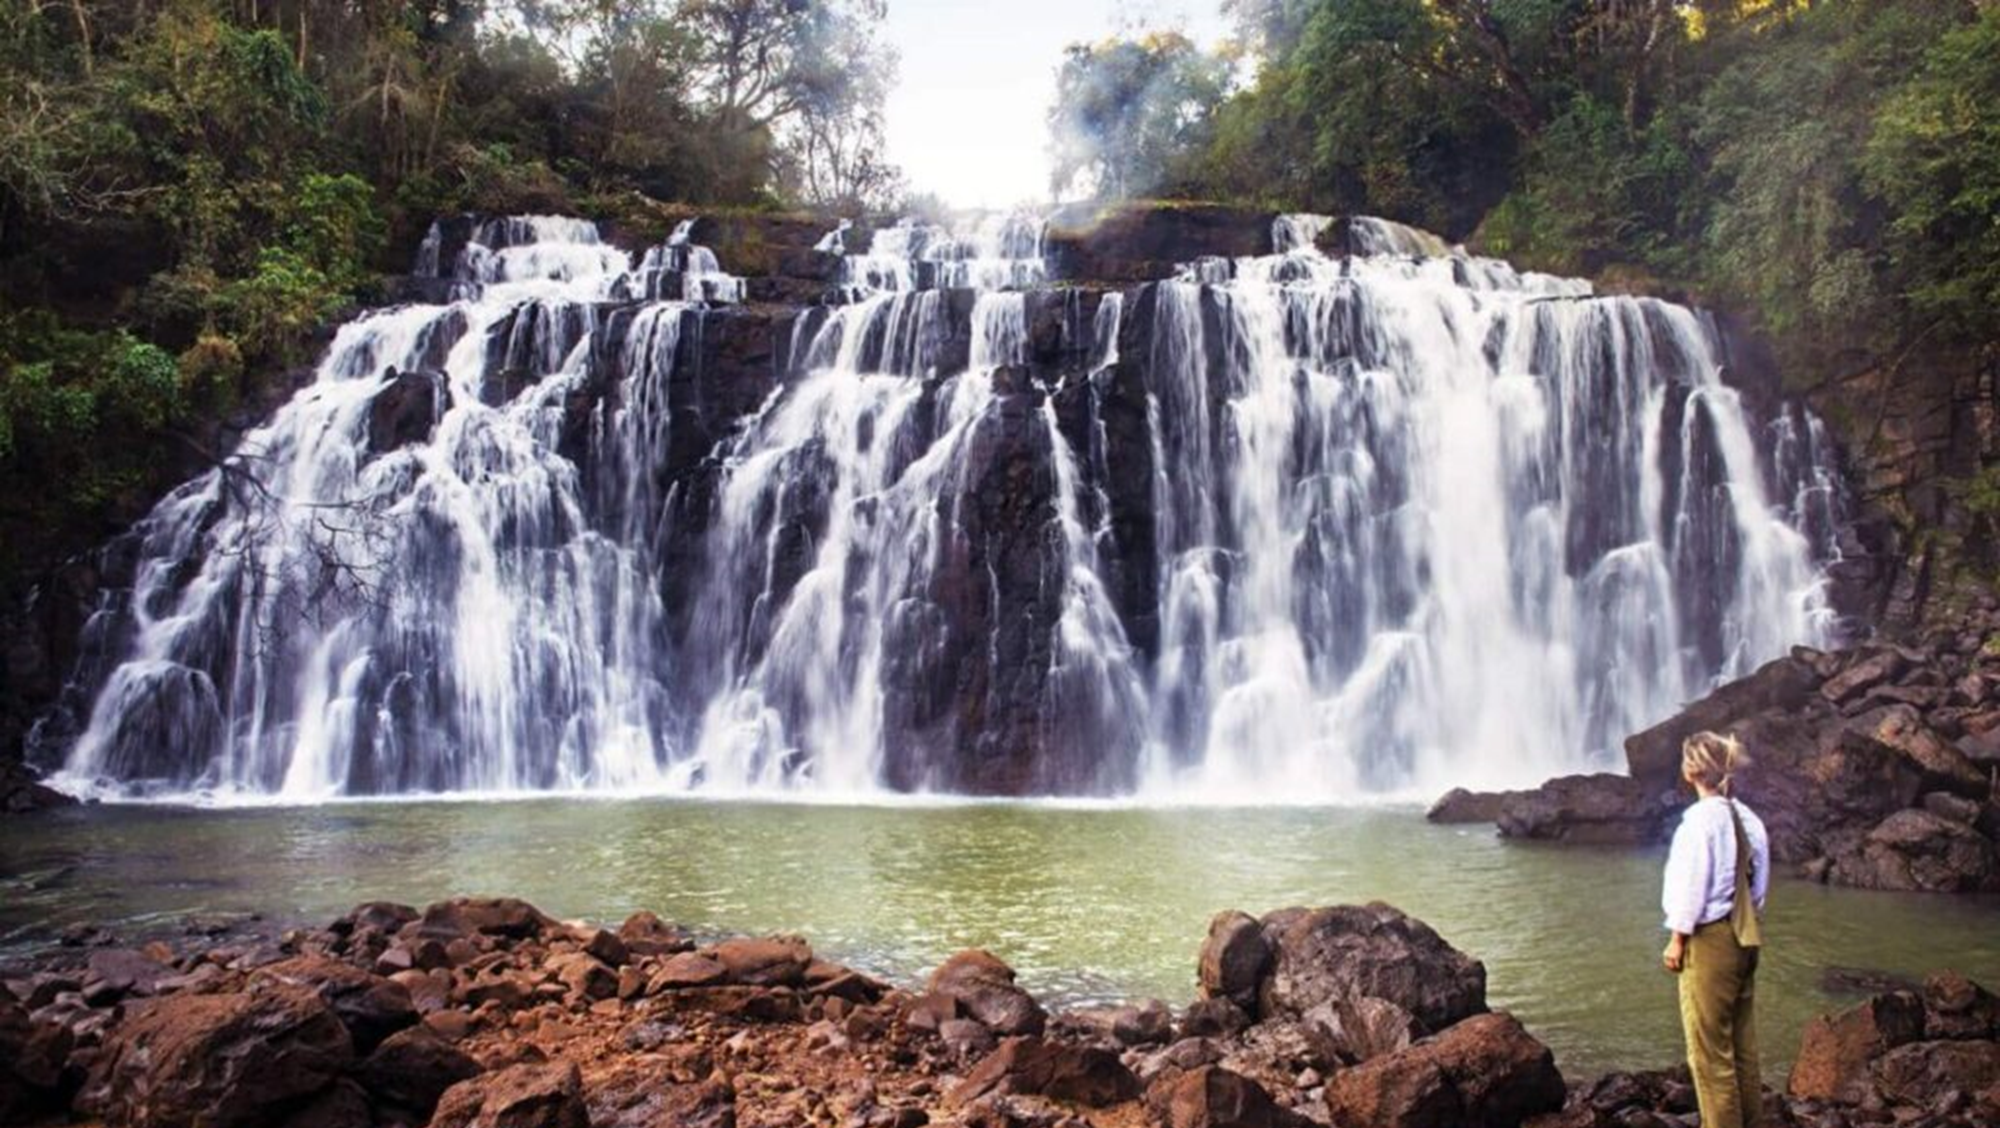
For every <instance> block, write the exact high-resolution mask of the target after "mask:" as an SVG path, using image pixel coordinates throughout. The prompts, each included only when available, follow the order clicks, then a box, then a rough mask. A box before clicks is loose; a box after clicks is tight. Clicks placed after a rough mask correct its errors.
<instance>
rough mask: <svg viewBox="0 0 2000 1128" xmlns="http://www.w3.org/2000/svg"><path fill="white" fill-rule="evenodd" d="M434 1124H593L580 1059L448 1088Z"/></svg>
mask: <svg viewBox="0 0 2000 1128" xmlns="http://www.w3.org/2000/svg"><path fill="white" fill-rule="evenodd" d="M430 1128H590V1110H589V1108H588V1106H586V1105H585V1104H584V1101H583V1075H582V1073H581V1072H580V1071H579V1070H578V1069H577V1067H576V1063H575V1062H548V1063H546V1064H540V1063H524V1064H521V1065H515V1066H509V1067H508V1068H506V1069H502V1070H497V1071H495V1072H493V1073H485V1074H481V1075H480V1076H478V1077H474V1078H472V1079H470V1080H467V1081H461V1082H459V1083H458V1084H456V1085H453V1086H452V1087H451V1088H449V1089H447V1090H445V1093H444V1096H443V1097H441V1098H439V1100H438V1106H437V1112H436V1113H435V1114H434V1115H433V1116H432V1117H431V1123H430Z"/></svg>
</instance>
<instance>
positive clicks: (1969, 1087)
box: [1869, 1040, 2000, 1109]
mask: <svg viewBox="0 0 2000 1128" xmlns="http://www.w3.org/2000/svg"><path fill="white" fill-rule="evenodd" d="M1869 1072H1870V1074H1871V1076H1872V1079H1873V1080H1874V1083H1875V1089H1876V1091H1877V1092H1878V1093H1880V1094H1881V1096H1882V1098H1883V1099H1884V1100H1886V1101H1888V1102H1889V1103H1890V1104H1891V1105H1906V1106H1910V1107H1914V1108H1919V1109H1932V1108H1938V1107H1940V1106H1942V1105H1943V1104H1944V1103H1945V1101H1946V1100H1947V1099H1948V1098H1950V1097H1952V1096H1953V1095H1955V1094H1966V1093H1979V1092H1984V1091H1986V1090H1987V1089H1990V1088H1993V1087H1994V1086H2000V1042H1991V1041H1979V1042H1965V1041H1956V1040H1948V1041H1942V1042H1912V1043H1910V1044H1909V1045H1907V1046H1898V1047H1896V1048H1895V1049H1893V1050H1890V1051H1889V1052H1888V1053H1885V1054H1883V1055H1882V1056H1881V1057H1880V1058H1877V1059H1876V1060H1875V1062H1874V1063H1873V1065H1872V1066H1871V1067H1870V1069H1869Z"/></svg>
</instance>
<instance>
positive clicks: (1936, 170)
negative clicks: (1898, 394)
mask: <svg viewBox="0 0 2000 1128" xmlns="http://www.w3.org/2000/svg"><path fill="white" fill-rule="evenodd" d="M1863 175H1864V178H1865V181H1866V183H1867V185H1868V187H1869V189H1870V190H1871V191H1873V192H1875V193H1877V194H1879V195H1880V196H1881V197H1882V199H1883V200H1884V202H1886V203H1887V204H1888V205H1889V207H1890V208H1891V209H1892V210H1893V211H1894V212H1895V215H1896V218H1895V220H1894V222H1893V224H1892V229H1893V230H1894V232H1895V235H1896V238H1895V240H1894V241H1893V243H1892V252H1891V253H1892V254H1893V256H1894V259H1895V262H1896V264H1897V266H1898V268H1899V269H1900V271H1901V273H1902V276H1903V280H1904V284H1905V286H1906V287H1907V294H1908V297H1909V299H1910V301H1911V302H1912V303H1913V304H1914V305H1915V306H1916V307H1917V308H1918V309H1919V310H1920V311H1922V312H1923V314H1924V315H1926V316H1929V317H1935V318H1937V319H1939V320H1940V321H1942V322H1943V323H1944V324H1945V325H1946V326H1947V327H1948V328H1949V329H1950V330H1952V331H1953V332H1954V333H1956V334H1958V335H1961V336H1965V337H1969V338H1972V339H1975V340H1977V339H1982V338H1983V339H1986V340H1993V339H1995V338H1996V337H2000V7H1994V6H1992V5H1987V6H1986V7H1984V8H1982V9H1981V11H1980V13H1979V16H1978V18H1977V20H1976V21H1975V22H1973V23H1971V24H1970V25H1968V26H1965V27H1962V28H1959V29H1958V30H1955V31H1953V32H1951V33H1949V34H1947V35H1945V36H1943V37H1942V38H1940V39H1939V40H1938V41H1937V43H1936V45H1935V46H1934V47H1932V48H1931V49H1930V50H1929V51H1928V52H1927V53H1926V54H1925V57H1924V62H1923V66H1922V68H1921V69H1920V70H1919V71H1918V73H1917V74H1916V76H1915V77H1914V78H1913V79H1912V80H1911V81H1910V82H1909V83H1908V84H1906V85H1905V86H1904V87H1903V88H1902V89H1901V90H1899V91H1898V92H1897V93H1896V95H1895V96H1894V97H1893V98H1890V99H1889V100H1888V101H1887V102H1886V103H1885V104H1884V105H1883V106H1882V109H1881V112H1880V113H1879V114H1878V115H1877V117H1876V121H1875V126H1874V129H1873V130H1872V131H1871V133H1870V134H1869V138H1868V146H1867V149H1866V151H1865V153H1864V156H1863Z"/></svg>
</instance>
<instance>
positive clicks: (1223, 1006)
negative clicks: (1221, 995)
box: [1181, 999, 1255, 1038]
mask: <svg viewBox="0 0 2000 1128" xmlns="http://www.w3.org/2000/svg"><path fill="white" fill-rule="evenodd" d="M1252 1001H1253V1002H1254V1001H1255V1000H1252ZM1249 1025H1250V1016H1249V1015H1248V1014H1246V1013H1244V1011H1243V1008H1242V1007H1240V1006H1237V1005H1236V1004H1235V1003H1233V1002H1231V1001H1230V1000H1228V999H1196V1000H1195V1001H1194V1002H1192V1003H1189V1004H1188V1008H1187V1010H1186V1011H1185V1012H1184V1013H1183V1014H1182V1015H1181V1037H1183V1038H1206V1037H1220V1038H1227V1037H1229V1036H1230V1035H1232V1034H1237V1033H1240V1032H1241V1031H1242V1030H1243V1029H1244V1028H1245V1027H1247V1026H1249Z"/></svg>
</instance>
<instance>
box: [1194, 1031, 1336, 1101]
mask: <svg viewBox="0 0 2000 1128" xmlns="http://www.w3.org/2000/svg"><path fill="white" fill-rule="evenodd" d="M1220 1064H1221V1065H1222V1066H1223V1068H1225V1069H1228V1070H1229V1071H1230V1072H1232V1073H1240V1074H1242V1075H1243V1076H1245V1077H1248V1078H1250V1079H1251V1080H1253V1081H1256V1082H1257V1083H1258V1084H1260V1085H1263V1086H1264V1087H1265V1088H1267V1089H1269V1090H1270V1091H1271V1092H1273V1093H1277V1094H1280V1095H1283V1094H1285V1093H1288V1092H1291V1091H1292V1090H1294V1089H1295V1088H1297V1087H1298V1079H1299V1078H1300V1077H1301V1076H1303V1075H1305V1074H1307V1073H1309V1072H1310V1073H1317V1074H1320V1075H1321V1076H1325V1075H1326V1074H1328V1073H1330V1072H1332V1071H1334V1070H1336V1069H1339V1068H1340V1066H1341V1057H1340V1047H1339V1046H1338V1045H1336V1044H1335V1043H1334V1040H1333V1036H1332V1034H1331V1033H1329V1032H1328V1030H1327V1029H1326V1027H1324V1026H1322V1025H1320V1024H1319V1023H1317V1022H1312V1021H1299V1020H1295V1019H1289V1018H1272V1019H1266V1020H1264V1021H1263V1022H1260V1023H1258V1024H1257V1025H1255V1026H1252V1027H1251V1028H1250V1029H1248V1030H1245V1031H1244V1032H1243V1035H1242V1036H1241V1037H1240V1038H1238V1039H1236V1040H1235V1042H1234V1044H1233V1045H1229V1046H1226V1047H1225V1052H1224V1053H1223V1055H1222V1058H1221V1061H1220Z"/></svg>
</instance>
